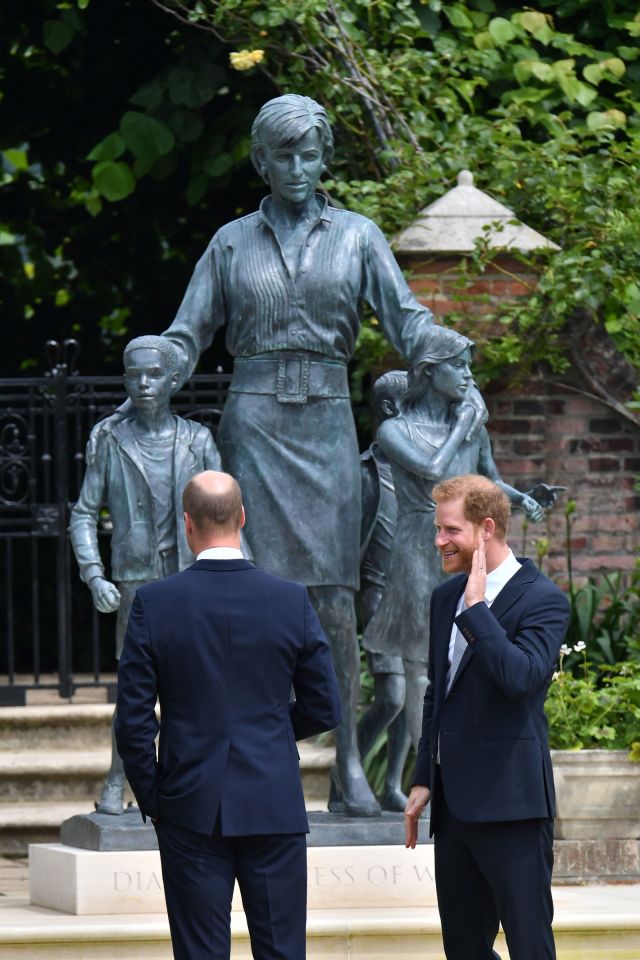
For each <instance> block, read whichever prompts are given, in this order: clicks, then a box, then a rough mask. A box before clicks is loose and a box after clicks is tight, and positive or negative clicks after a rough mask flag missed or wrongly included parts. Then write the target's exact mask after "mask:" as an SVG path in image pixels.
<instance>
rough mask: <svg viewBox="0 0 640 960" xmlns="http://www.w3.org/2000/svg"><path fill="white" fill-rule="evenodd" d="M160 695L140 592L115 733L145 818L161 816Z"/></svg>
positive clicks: (122, 670)
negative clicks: (158, 749)
mask: <svg viewBox="0 0 640 960" xmlns="http://www.w3.org/2000/svg"><path fill="white" fill-rule="evenodd" d="M157 695H158V683H157V677H156V670H155V663H154V659H153V654H152V651H151V644H150V642H149V630H148V624H147V619H146V616H145V609H144V602H143V600H142V598H141V597H140V594H139V593H136V595H135V597H134V600H133V604H132V606H131V613H130V614H129V622H128V624H127V632H126V634H125V638H124V647H123V650H122V656H121V657H120V663H119V665H118V696H117V704H116V719H115V735H116V743H117V746H118V753H119V754H120V756H121V757H122V762H123V764H124V772H125V773H126V775H127V780H128V781H129V783H130V785H131V789H132V790H133V792H134V794H135V798H136V800H137V801H138V806H139V807H140V812H141V813H142V815H143V818H145V817H157V816H158V804H157V792H158V761H157V758H156V746H155V739H156V736H157V734H158V730H159V724H158V720H157V718H156V712H155V707H156V699H157Z"/></svg>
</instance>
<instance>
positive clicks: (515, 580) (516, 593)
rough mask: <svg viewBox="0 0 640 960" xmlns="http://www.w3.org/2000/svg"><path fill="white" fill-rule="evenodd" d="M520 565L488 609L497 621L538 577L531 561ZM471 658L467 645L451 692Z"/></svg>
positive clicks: (469, 645) (525, 560)
mask: <svg viewBox="0 0 640 960" xmlns="http://www.w3.org/2000/svg"><path fill="white" fill-rule="evenodd" d="M520 563H521V564H522V566H521V567H520V569H519V570H518V571H516V573H514V575H513V576H512V577H511V579H510V580H509V581H507V583H505V585H504V587H503V588H502V590H501V591H500V593H499V594H498V595H497V597H496V598H495V600H494V601H493V603H492V604H491V608H490V609H491V612H492V614H493V615H494V617H495V618H496V620H498V621H499V620H500V618H501V617H503V616H504V615H505V613H506V612H507V610H509V609H510V608H511V607H512V606H513V604H514V603H516V601H518V600H519V599H520V597H521V596H522V594H523V593H524V590H525V587H526V585H527V584H528V583H531V582H532V581H533V580H535V579H536V577H537V576H538V569H537V567H536V565H535V564H534V563H533V561H532V560H528V559H523V560H521V561H520ZM464 586H466V580H465V582H464V585H463V587H464ZM460 592H462V591H460ZM458 596H460V594H458ZM454 613H455V607H454ZM472 657H473V645H472V644H468V645H467V649H466V650H465V652H464V653H463V655H462V659H461V661H460V665H459V666H458V669H457V671H456V675H455V677H454V678H453V683H452V684H451V690H453V688H454V687H455V685H456V683H457V682H458V680H459V679H460V677H461V676H462V673H463V671H464V669H465V667H466V666H467V664H468V663H469V661H470V660H471V658H472Z"/></svg>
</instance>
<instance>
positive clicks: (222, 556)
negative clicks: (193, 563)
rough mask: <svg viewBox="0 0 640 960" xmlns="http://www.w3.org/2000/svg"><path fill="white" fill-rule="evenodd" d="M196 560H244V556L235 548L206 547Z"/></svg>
mask: <svg viewBox="0 0 640 960" xmlns="http://www.w3.org/2000/svg"><path fill="white" fill-rule="evenodd" d="M196 560H244V554H243V552H242V550H238V548H237V547H207V549H206V550H202V552H201V553H199V554H198V556H197V557H196Z"/></svg>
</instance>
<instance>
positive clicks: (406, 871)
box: [29, 840, 436, 915]
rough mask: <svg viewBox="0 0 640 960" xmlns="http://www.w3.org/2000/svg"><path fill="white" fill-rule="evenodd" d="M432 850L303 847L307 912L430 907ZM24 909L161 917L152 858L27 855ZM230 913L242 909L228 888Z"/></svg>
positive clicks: (121, 853) (71, 851)
mask: <svg viewBox="0 0 640 960" xmlns="http://www.w3.org/2000/svg"><path fill="white" fill-rule="evenodd" d="M433 869H434V868H433V846H432V844H427V843H424V844H422V845H420V846H419V847H418V848H416V849H415V850H406V849H405V848H404V846H403V844H402V840H400V841H399V842H398V843H397V844H394V845H393V846H389V845H376V846H337V847H310V848H309V851H308V884H309V886H308V905H309V909H310V910H322V909H331V908H333V907H336V906H337V905H339V907H340V909H350V908H361V907H365V908H367V909H370V910H374V911H375V910H376V909H377V908H380V909H382V908H390V907H414V906H424V905H426V904H435V902H436V901H435V896H436V894H435V884H434V879H433V876H434V873H433ZM29 885H30V901H31V904H32V905H33V906H39V907H48V908H49V909H52V910H59V911H61V912H63V913H69V914H76V915H105V914H110V915H124V914H145V913H149V914H152V913H164V912H165V902H164V891H163V885H162V871H161V869H160V855H159V853H158V851H157V850H118V851H115V850H111V851H107V850H100V851H98V850H82V849H80V848H78V847H70V846H65V845H64V844H59V843H56V844H32V845H31V846H30V847H29ZM233 909H234V910H241V909H242V904H241V900H240V896H239V893H238V890H237V888H236V891H235V894H234V898H233Z"/></svg>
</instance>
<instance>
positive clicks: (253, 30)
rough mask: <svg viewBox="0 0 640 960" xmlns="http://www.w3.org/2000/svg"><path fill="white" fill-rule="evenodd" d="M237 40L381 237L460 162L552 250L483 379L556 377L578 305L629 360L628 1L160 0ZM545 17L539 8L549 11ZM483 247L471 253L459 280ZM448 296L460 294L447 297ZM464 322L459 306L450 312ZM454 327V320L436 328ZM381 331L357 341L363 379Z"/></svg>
mask: <svg viewBox="0 0 640 960" xmlns="http://www.w3.org/2000/svg"><path fill="white" fill-rule="evenodd" d="M164 6H165V7H166V8H167V9H168V10H171V11H172V12H173V13H174V14H179V15H181V16H183V17H184V19H185V20H189V21H191V22H194V21H195V22H197V23H198V24H199V26H201V27H203V28H205V29H210V30H211V31H212V32H213V33H214V34H215V35H217V36H219V37H222V38H223V39H225V40H227V41H228V42H229V43H230V44H233V45H235V46H238V47H240V46H242V47H243V48H247V49H249V48H257V47H260V48H262V49H263V50H264V54H265V63H264V66H263V69H264V71H265V72H266V73H268V75H269V76H270V77H271V78H272V80H273V82H274V85H275V86H277V87H278V88H280V89H281V90H304V91H305V92H306V93H308V94H309V95H310V96H313V97H315V98H317V99H318V100H320V101H321V102H323V103H324V104H325V105H326V106H327V108H328V109H329V111H330V114H331V116H332V119H333V121H334V123H335V125H336V128H337V132H338V149H337V152H336V160H335V164H334V169H333V171H332V176H331V179H330V180H329V181H327V184H326V185H327V188H328V190H329V191H330V192H331V193H332V194H333V195H334V197H336V198H337V199H338V201H339V202H341V203H343V204H345V205H347V206H349V207H351V208H353V209H356V210H358V211H360V212H361V213H363V214H366V215H367V216H370V217H372V218H373V219H375V220H377V221H378V222H379V223H380V224H381V225H382V226H383V228H384V229H386V230H387V231H388V232H393V231H394V230H395V229H396V228H397V227H399V226H401V225H406V224H407V223H408V222H409V221H410V220H411V219H412V217H413V216H414V215H415V213H416V212H417V209H418V208H419V207H421V206H423V205H424V204H425V203H427V202H428V201H430V200H432V199H434V198H435V197H436V196H437V195H439V194H440V193H441V192H442V191H443V190H444V189H445V188H446V187H448V186H451V185H452V180H453V177H454V175H455V173H457V171H458V170H459V169H461V168H462V167H463V166H467V167H470V168H471V169H473V170H474V172H475V173H476V180H477V183H478V185H479V186H480V187H484V188H486V189H488V190H489V191H491V192H493V193H496V194H498V195H499V196H500V199H503V200H504V201H505V202H507V203H508V204H509V205H510V206H512V208H513V209H514V210H516V211H517V213H518V216H519V217H521V218H522V219H523V220H526V222H527V223H529V224H530V225H531V226H534V227H535V228H537V229H539V230H541V232H543V233H544V234H545V235H547V236H548V237H550V238H551V239H553V240H555V241H556V242H557V243H558V244H559V245H560V246H561V247H562V250H561V252H560V253H558V254H550V255H547V256H546V257H544V258H540V257H535V258H531V257H530V258H522V259H523V260H524V263H525V265H526V266H527V267H530V268H531V269H533V270H541V279H540V284H539V287H538V288H537V290H535V291H532V294H531V296H530V297H529V298H525V299H524V300H522V301H521V302H519V303H517V304H514V305H511V304H509V305H505V307H504V309H503V310H502V311H501V314H500V317H499V319H500V321H501V324H502V325H503V327H504V332H503V334H502V335H501V336H499V337H497V338H495V337H494V338H493V339H492V340H491V342H490V343H484V344H481V347H482V348H483V349H482V350H481V354H480V356H481V358H482V362H481V371H480V376H481V380H482V381H483V382H485V381H486V380H487V379H491V378H495V377H499V376H503V375H504V374H505V371H508V372H509V373H510V374H511V375H512V376H513V375H514V374H515V373H516V372H517V374H518V375H519V376H521V377H522V376H525V375H526V373H527V371H528V370H529V369H530V368H531V367H532V365H534V364H536V363H538V362H540V361H545V362H549V363H551V365H552V367H553V368H554V369H556V370H562V369H564V368H565V367H566V366H567V363H568V355H567V348H566V342H565V341H566V334H567V332H568V331H569V330H570V324H571V320H572V317H573V316H574V315H575V312H576V311H577V310H579V311H582V312H586V313H587V314H588V315H590V316H591V317H592V318H593V320H594V321H595V322H603V323H604V324H605V325H606V328H607V330H608V331H609V333H610V334H611V335H612V337H613V338H614V340H615V341H616V343H617V345H618V347H619V348H620V349H621V350H622V351H623V352H624V353H625V354H626V355H627V356H628V357H629V358H630V359H631V360H632V362H634V363H635V364H640V288H639V287H638V284H637V276H638V267H639V266H640V264H639V257H638V247H637V243H636V242H635V240H634V238H635V237H637V235H638V230H639V228H640V187H639V184H640V178H639V176H638V173H639V170H638V156H639V149H638V148H639V146H640V137H639V133H638V131H639V129H640V125H639V123H638V119H637V107H638V102H639V101H640V70H639V64H638V54H639V51H638V49H637V46H636V45H635V44H634V42H633V40H634V38H635V36H636V35H637V33H638V28H639V21H638V16H637V13H636V9H635V6H634V4H632V3H631V2H622V3H619V4H617V5H616V8H615V11H614V9H613V6H612V5H611V4H604V5H603V4H600V3H599V0H587V2H584V3H581V4H579V5H576V4H564V5H562V6H560V7H559V8H558V9H554V8H555V4H554V5H553V7H552V5H551V3H550V2H549V3H548V2H545V0H541V2H540V3H539V8H540V9H525V10H522V8H521V7H519V6H516V5H510V4H508V3H497V2H491V0H489V2H485V0H482V2H474V0H468V2H467V3H453V4H441V3H439V2H431V3H411V2H409V0H401V2H396V0H393V2H392V0H378V2H377V3H376V4H371V3H369V2H365V0H331V2H329V0H326V2H323V0H313V2H310V3H307V4H304V5H302V6H301V5H299V4H294V3H292V2H290V0H271V2H270V3H269V4H268V7H266V8H265V5H264V4H263V2H262V0H244V2H243V3H239V2H238V0H220V2H218V3H216V4H215V5H212V6H211V7H205V6H204V5H202V4H199V3H197V2H178V0H165V3H164ZM545 8H550V9H554V14H553V16H552V15H551V14H550V13H548V12H546V9H545ZM494 256H495V254H494V252H493V251H491V250H489V249H488V248H486V246H485V247H484V248H483V245H482V244H481V243H480V244H479V245H478V250H477V253H476V256H475V257H474V258H473V262H472V265H471V266H472V268H471V270H470V271H469V275H468V283H469V285H470V284H471V283H472V282H473V279H474V274H475V275H477V274H479V273H482V272H483V271H484V270H486V269H487V267H488V266H489V264H490V263H491V261H492V260H493V259H494ZM461 299H468V298H464V297H461ZM463 313H464V311H463V310H461V315H462V314H463ZM449 319H452V320H455V319H457V318H456V317H452V318H449ZM375 338H379V339H382V338H381V334H380V332H379V330H376V329H373V330H372V336H369V337H363V338H362V339H361V342H360V349H361V350H362V354H361V364H360V365H361V367H362V368H364V367H365V364H366V362H368V360H369V357H370V354H371V351H372V349H373V339H375Z"/></svg>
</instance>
